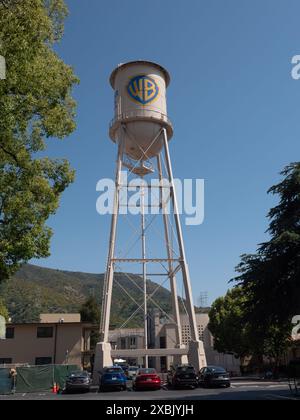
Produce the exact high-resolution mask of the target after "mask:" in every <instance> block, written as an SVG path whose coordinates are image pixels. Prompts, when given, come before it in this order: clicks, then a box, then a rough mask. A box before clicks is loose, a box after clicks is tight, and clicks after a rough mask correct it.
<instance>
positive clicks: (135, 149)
mask: <svg viewBox="0 0 300 420" xmlns="http://www.w3.org/2000/svg"><path fill="white" fill-rule="evenodd" d="M110 83H111V85H112V87H113V89H114V90H115V118H114V119H113V121H112V123H111V125H110V132H109V135H110V138H111V139H112V140H113V141H114V142H118V141H119V140H120V139H121V138H122V136H124V131H123V130H122V125H124V126H125V133H126V134H125V136H124V141H125V153H126V154H127V155H128V156H129V157H130V158H132V159H134V160H143V161H144V160H147V159H149V158H152V157H155V156H157V155H158V154H159V152H160V151H161V149H162V146H163V137H162V135H160V136H158V135H159V133H160V131H161V129H162V128H166V130H167V136H168V140H170V139H171V138H172V136H173V127H172V124H171V122H170V120H169V119H168V116H167V99H166V91H167V87H168V85H169V83H170V75H169V73H168V72H167V70H165V69H164V68H163V67H162V66H160V65H159V64H156V63H152V62H150V61H133V62H130V63H126V64H120V65H119V66H118V67H117V68H116V69H115V70H114V71H113V73H112V75H111V78H110Z"/></svg>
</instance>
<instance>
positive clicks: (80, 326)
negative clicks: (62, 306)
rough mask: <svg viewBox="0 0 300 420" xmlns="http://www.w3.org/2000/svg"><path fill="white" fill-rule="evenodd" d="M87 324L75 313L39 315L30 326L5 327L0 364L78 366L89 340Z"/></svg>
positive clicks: (12, 325)
mask: <svg viewBox="0 0 300 420" xmlns="http://www.w3.org/2000/svg"><path fill="white" fill-rule="evenodd" d="M90 330H91V325H90V324H84V323H81V322H80V315H78V314H74V315H72V314H69V315H65V314H63V315H62V314H55V315H41V322H40V323H34V324H8V325H7V328H6V340H1V341H0V365H3V364H14V365H15V364H29V365H46V364H72V365H78V366H81V365H82V358H83V354H84V350H85V348H86V346H87V342H88V341H89V332H90Z"/></svg>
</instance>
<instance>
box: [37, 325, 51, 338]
mask: <svg viewBox="0 0 300 420" xmlns="http://www.w3.org/2000/svg"><path fill="white" fill-rule="evenodd" d="M52 337H53V327H38V329H37V338H52Z"/></svg>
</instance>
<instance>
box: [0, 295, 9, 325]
mask: <svg viewBox="0 0 300 420" xmlns="http://www.w3.org/2000/svg"><path fill="white" fill-rule="evenodd" d="M0 316H3V318H4V319H5V320H6V321H8V318H9V314H8V310H7V307H6V306H5V305H4V303H3V301H2V300H1V299H0Z"/></svg>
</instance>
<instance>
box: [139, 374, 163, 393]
mask: <svg viewBox="0 0 300 420" xmlns="http://www.w3.org/2000/svg"><path fill="white" fill-rule="evenodd" d="M132 388H133V390H134V391H139V390H142V389H151V390H153V391H156V390H159V389H160V388H161V379H160V377H159V376H158V374H157V372H156V370H155V369H139V370H138V372H137V375H136V377H135V379H134V381H133V385H132Z"/></svg>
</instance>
